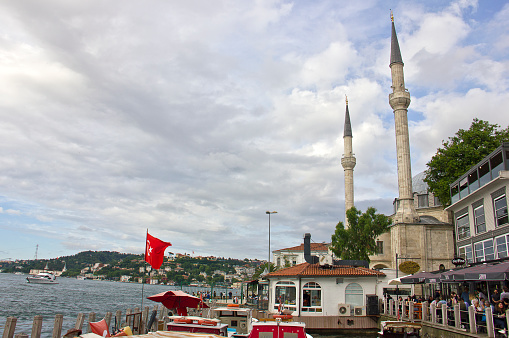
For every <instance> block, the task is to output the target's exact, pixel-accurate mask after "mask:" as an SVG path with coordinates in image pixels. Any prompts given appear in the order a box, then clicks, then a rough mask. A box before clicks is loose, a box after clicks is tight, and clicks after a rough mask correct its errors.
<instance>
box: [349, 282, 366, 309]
mask: <svg viewBox="0 0 509 338" xmlns="http://www.w3.org/2000/svg"><path fill="white" fill-rule="evenodd" d="M363 294H364V292H363V290H362V286H360V285H359V284H357V283H350V284H348V285H347V287H346V288H345V304H350V305H354V306H363V305H364V297H363Z"/></svg>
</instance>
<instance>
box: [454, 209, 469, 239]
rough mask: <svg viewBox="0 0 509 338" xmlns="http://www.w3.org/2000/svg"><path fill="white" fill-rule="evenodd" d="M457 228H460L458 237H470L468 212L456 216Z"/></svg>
mask: <svg viewBox="0 0 509 338" xmlns="http://www.w3.org/2000/svg"><path fill="white" fill-rule="evenodd" d="M456 229H457V230H458V239H463V238H467V237H470V223H469V221H468V213H466V214H463V215H461V216H459V217H458V218H456Z"/></svg>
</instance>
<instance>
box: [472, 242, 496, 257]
mask: <svg viewBox="0 0 509 338" xmlns="http://www.w3.org/2000/svg"><path fill="white" fill-rule="evenodd" d="M474 251H475V261H476V262H484V261H489V260H492V259H495V250H494V248H493V240H492V239H487V240H485V241H482V242H477V243H475V244H474Z"/></svg>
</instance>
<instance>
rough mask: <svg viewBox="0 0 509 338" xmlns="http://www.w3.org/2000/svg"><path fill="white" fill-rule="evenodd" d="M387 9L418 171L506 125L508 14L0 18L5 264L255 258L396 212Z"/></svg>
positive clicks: (185, 11)
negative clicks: (79, 258)
mask: <svg viewBox="0 0 509 338" xmlns="http://www.w3.org/2000/svg"><path fill="white" fill-rule="evenodd" d="M390 9H392V10H393V11H394V16H395V23H396V30H397V32H398V38H399V43H400V47H401V53H402V56H403V60H404V62H405V80H406V86H407V88H408V90H409V91H410V94H411V97H412V103H411V105H410V109H409V115H408V116H409V124H410V142H411V156H412V172H413V174H414V175H415V174H417V173H419V172H421V171H423V170H425V169H426V162H428V161H429V160H430V158H431V156H432V155H433V154H434V153H435V152H436V149H437V148H438V147H439V146H440V145H441V142H442V140H444V139H447V138H448V137H449V136H452V135H453V134H454V133H455V132H456V131H458V129H460V128H468V127H469V125H470V124H471V122H472V119H473V118H475V117H478V118H481V119H483V120H487V121H489V122H491V123H497V124H500V125H502V126H504V127H505V126H507V125H508V124H509V114H508V112H507V107H509V91H508V84H509V82H508V79H509V76H508V75H509V74H508V73H509V4H507V3H506V1H502V0H492V1H483V2H478V1H474V0H457V1H425V2H424V1H407V0H405V1H396V0H394V1H369V0H366V1H356V0H354V1H346V0H342V1H331V0H324V1H320V0H317V1H277V0H276V1H264V0H261V1H252V0H249V1H247V0H246V1H244V0H240V1H231V0H230V1H228V0H224V1H223V0H214V1H204V0H200V1H155V0H154V1H143V2H140V1H134V0H122V1H116V0H115V1H100V0H89V1H67V0H48V1H38V0H19V1H3V2H2V3H1V4H0V21H1V22H2V25H1V26H0V117H1V120H0V152H1V156H0V236H1V237H2V241H1V242H2V244H1V245H0V259H7V258H10V259H32V258H34V256H35V251H36V246H37V245H38V246H39V248H38V258H54V257H58V256H65V255H71V254H75V253H78V252H80V251H84V250H114V251H120V252H130V253H142V252H143V250H144V247H145V233H146V231H147V229H148V230H149V232H150V234H151V235H153V236H156V237H158V238H160V239H162V240H165V241H170V242H172V243H173V247H171V248H169V249H168V251H172V252H181V253H184V252H186V253H192V252H194V254H195V255H215V256H224V257H233V258H241V259H243V258H260V259H267V257H268V216H267V215H266V214H265V211H267V210H270V211H277V212H278V213H277V214H274V215H272V216H271V249H272V250H274V249H280V248H285V247H290V246H295V245H299V244H300V243H301V242H302V238H303V234H304V233H306V232H310V233H311V235H312V240H313V241H315V242H323V241H330V237H331V234H332V233H333V231H334V228H335V225H336V224H337V222H338V221H343V220H344V176H343V168H342V167H341V162H340V160H341V155H342V154H343V123H344V112H345V95H348V100H349V110H350V114H351V121H352V128H353V148H354V152H355V155H356V158H357V166H356V167H355V171H354V180H355V203H356V205H357V206H358V207H359V208H360V209H361V210H365V209H366V208H367V207H368V206H374V207H376V208H377V209H378V211H379V212H383V213H386V214H390V213H392V200H393V199H394V198H395V197H397V194H398V190H397V167H396V158H395V147H396V146H395V136H394V117H393V113H392V110H391V108H390V106H389V103H388V95H389V92H390V91H391V89H390V85H391V83H390V69H389V54H390V53H389V50H390V33H391V22H390Z"/></svg>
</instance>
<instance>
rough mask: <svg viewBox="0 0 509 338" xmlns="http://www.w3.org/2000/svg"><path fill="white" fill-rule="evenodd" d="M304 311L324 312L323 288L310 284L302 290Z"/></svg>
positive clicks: (314, 283)
mask: <svg viewBox="0 0 509 338" xmlns="http://www.w3.org/2000/svg"><path fill="white" fill-rule="evenodd" d="M302 311H304V312H322V288H321V286H320V284H318V283H316V282H309V283H306V284H305V285H304V287H303V288H302Z"/></svg>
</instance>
